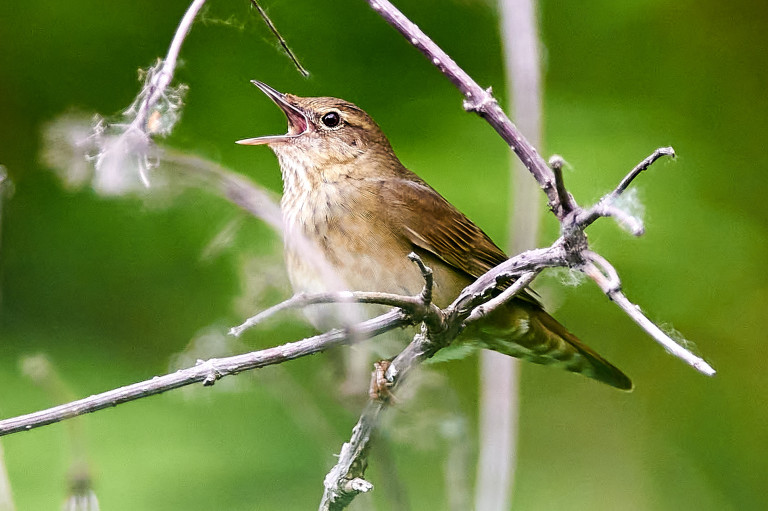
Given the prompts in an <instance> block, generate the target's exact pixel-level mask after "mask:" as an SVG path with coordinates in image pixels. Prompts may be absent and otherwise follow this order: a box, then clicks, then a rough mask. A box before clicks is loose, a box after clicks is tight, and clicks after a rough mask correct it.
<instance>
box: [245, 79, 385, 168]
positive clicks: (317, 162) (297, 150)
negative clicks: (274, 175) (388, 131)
mask: <svg viewBox="0 0 768 511" xmlns="http://www.w3.org/2000/svg"><path fill="white" fill-rule="evenodd" d="M252 83H253V84H254V85H255V86H256V87H258V88H259V89H261V91H262V92H264V94H266V95H267V96H269V98H270V99H272V101H274V102H275V104H277V106H279V107H280V109H281V110H282V111H283V113H285V116H286V117H287V118H288V132H287V133H285V134H284V135H269V136H263V137H256V138H248V139H244V140H238V141H237V143H238V144H243V145H268V146H269V147H270V148H271V149H272V150H273V151H274V152H275V153H276V154H277V156H278V157H279V158H281V160H282V159H284V158H287V159H289V160H291V161H294V162H300V164H301V165H303V166H307V165H311V166H315V167H321V166H324V165H344V164H347V163H352V162H354V161H355V160H356V159H358V158H359V157H361V156H363V155H370V153H382V154H386V155H391V154H392V149H391V147H390V145H389V141H388V140H387V137H386V136H385V135H384V133H383V132H382V131H381V128H379V126H378V125H377V124H376V122H374V120H373V119H371V117H370V116H369V115H368V114H367V113H365V111H363V110H362V109H361V108H359V107H357V106H356V105H354V104H352V103H350V102H348V101H344V100H343V99H338V98H331V97H316V98H302V97H299V96H294V95H293V94H283V93H282V92H278V91H276V90H275V89H273V88H272V87H270V86H269V85H267V84H265V83H262V82H259V81H256V80H253V81H252Z"/></svg>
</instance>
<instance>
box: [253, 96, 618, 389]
mask: <svg viewBox="0 0 768 511" xmlns="http://www.w3.org/2000/svg"><path fill="white" fill-rule="evenodd" d="M254 84H255V85H257V86H258V87H259V88H260V89H261V90H262V91H264V92H265V93H266V94H267V95H268V96H269V97H270V98H272V100H273V101H275V103H277V105H278V106H280V108H281V109H282V110H283V111H284V112H285V114H286V116H287V117H288V133H286V134H285V135H278V136H267V137H258V138H253V139H247V140H242V141H240V142H239V143H241V144H247V145H259V144H267V145H269V147H270V148H271V149H272V150H273V151H274V152H275V154H276V155H277V157H278V159H279V161H280V168H281V171H282V175H283V185H284V191H283V199H282V202H281V206H282V211H283V217H284V222H285V227H286V233H287V236H286V263H287V266H288V271H289V275H290V278H291V283H292V285H293V287H294V289H295V290H296V291H310V292H311V291H323V290H326V289H328V288H329V287H330V286H329V284H328V282H327V279H324V278H322V277H321V276H320V275H319V272H318V269H317V266H316V265H315V264H313V261H312V255H311V254H308V253H307V250H306V247H305V246H302V245H301V244H299V243H297V242H296V241H295V240H296V237H295V236H293V237H292V236H291V233H300V235H302V236H304V237H306V238H308V239H310V240H311V241H313V242H314V244H315V245H316V246H317V247H318V248H319V250H320V251H321V252H322V255H323V256H324V259H325V260H326V261H327V262H328V263H329V264H330V265H331V266H332V267H333V268H334V269H335V271H336V273H337V274H338V275H339V277H340V278H341V279H342V280H343V281H344V283H345V285H346V286H347V287H348V288H349V289H353V290H361V291H383V292H390V293H403V294H416V293H418V292H419V291H420V289H421V287H422V285H423V279H422V277H421V275H420V273H419V271H418V270H417V269H416V268H415V267H414V265H413V264H412V263H411V262H410V261H408V259H407V257H406V256H407V254H408V253H410V252H412V251H415V252H416V253H418V254H419V255H420V256H422V258H423V259H424V261H425V262H426V263H427V264H428V265H429V266H430V267H432V269H433V271H434V276H435V288H434V301H435V303H436V304H437V305H438V306H441V307H444V306H446V305H448V304H449V303H450V302H451V301H452V300H453V299H455V298H456V296H457V295H458V294H459V292H460V291H461V290H462V289H463V288H464V287H465V286H467V285H468V284H469V283H471V282H472V281H473V280H474V279H476V278H477V277H479V276H480V275H482V274H483V273H485V272H487V271H488V270H490V269H491V268H493V267H494V266H496V265H498V264H500V263H502V262H504V261H506V260H507V256H506V255H505V254H504V252H503V251H502V250H501V249H500V248H499V247H497V246H496V244H494V243H493V241H492V240H491V239H490V238H489V237H488V236H487V235H486V234H485V233H484V232H483V231H482V230H481V229H480V228H479V227H477V226H476V225H475V224H474V223H472V221H471V220H469V219H468V218H467V217H466V216H464V215H463V214H462V213H461V212H460V211H459V210H458V209H456V208H455V207H454V206H453V205H452V204H451V203H450V202H448V201H447V200H445V199H444V198H443V197H442V196H441V195H440V194H439V193H437V192H436V191H435V190H434V189H433V188H432V187H430V186H429V185H428V184H427V183H426V182H424V181H423V180H422V179H421V178H419V177H418V176H417V175H416V174H414V173H413V172H411V171H410V170H408V169H406V168H405V167H404V166H403V164H402V163H401V162H400V160H398V158H397V156H395V153H394V151H393V150H392V147H391V146H390V144H389V141H388V140H387V138H386V136H385V135H384V133H383V132H382V131H381V129H380V128H379V127H378V125H377V124H376V123H375V122H374V121H373V119H371V118H370V116H368V114H366V113H365V112H364V111H363V110H361V109H360V108H358V107H357V106H355V105H353V104H352V103H349V102H347V101H344V100H341V99H336V98H328V97H320V98H300V97H297V96H293V95H290V94H281V93H279V92H277V91H276V90H274V89H272V88H271V87H269V86H267V85H265V84H262V83H260V82H254ZM459 339H460V340H461V341H462V342H470V343H474V344H477V345H479V346H482V347H486V348H489V349H493V350H495V351H499V352H501V353H505V354H508V355H511V356H514V357H518V358H522V359H525V360H529V361H531V362H535V363H538V364H547V365H555V366H558V367H562V368H564V369H566V370H569V371H573V372H577V373H580V374H583V375H585V376H588V377H590V378H594V379H596V380H599V381H602V382H605V383H607V384H609V385H612V386H614V387H617V388H620V389H624V390H629V389H631V388H632V383H631V382H630V380H629V378H628V377H627V376H626V375H624V374H623V373H622V372H621V371H620V370H619V369H617V368H615V367H614V366H613V365H611V364H610V363H609V362H607V361H606V360H605V359H603V358H602V357H601V356H600V355H598V354H597V353H596V352H594V351H593V350H592V349H590V348H589V347H587V346H586V345H584V344H583V343H581V341H579V340H578V339H577V338H576V337H575V336H574V335H573V334H571V333H570V332H568V331H567V330H566V329H565V327H563V326H562V325H561V324H560V323H558V322H557V321H556V320H555V319H554V318H552V317H551V316H550V315H549V314H547V313H546V312H545V311H544V310H543V308H542V307H541V305H540V304H539V303H538V301H537V300H536V299H535V298H534V297H533V295H531V294H530V293H528V292H525V293H523V294H521V295H519V296H518V297H516V298H515V299H514V300H512V301H510V302H509V303H508V304H507V305H506V306H504V307H501V308H499V309H497V310H496V311H494V312H493V313H492V314H491V315H489V316H488V317H487V318H485V319H484V320H482V321H480V322H477V323H475V324H473V325H471V326H470V327H469V328H468V329H467V330H466V331H465V332H463V333H462V335H461V336H460V338H459Z"/></svg>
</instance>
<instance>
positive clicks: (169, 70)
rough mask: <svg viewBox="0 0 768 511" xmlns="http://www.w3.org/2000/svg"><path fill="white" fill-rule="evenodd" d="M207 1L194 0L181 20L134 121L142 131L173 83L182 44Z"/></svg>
mask: <svg viewBox="0 0 768 511" xmlns="http://www.w3.org/2000/svg"><path fill="white" fill-rule="evenodd" d="M205 1H206V0H194V1H193V2H192V4H190V6H189V8H188V9H187V12H185V13H184V17H183V18H181V22H179V26H178V28H177V29H176V33H175V34H174V36H173V40H172V41H171V45H170V47H168V54H167V55H166V56H165V60H163V67H162V69H160V71H159V72H158V73H157V74H156V75H155V76H154V77H153V80H152V83H151V84H150V85H151V87H152V89H151V90H150V92H149V94H147V96H146V97H145V99H144V101H143V102H142V103H141V105H140V106H139V111H138V115H137V116H136V119H135V120H134V122H133V124H134V125H135V127H137V128H140V129H142V131H144V129H143V127H144V126H145V125H146V122H147V118H148V117H149V111H150V110H151V109H152V107H153V106H154V105H155V103H156V102H157V100H158V99H160V97H161V96H162V95H163V93H164V92H165V89H166V88H167V87H168V84H169V83H171V80H172V79H173V73H174V72H175V71H176V63H177V62H178V59H179V53H180V52H181V45H182V43H183V42H184V39H185V38H186V37H187V34H188V33H189V30H190V29H191V28H192V23H193V22H194V21H195V18H196V17H197V14H198V13H199V12H200V9H202V7H203V5H204V4H205Z"/></svg>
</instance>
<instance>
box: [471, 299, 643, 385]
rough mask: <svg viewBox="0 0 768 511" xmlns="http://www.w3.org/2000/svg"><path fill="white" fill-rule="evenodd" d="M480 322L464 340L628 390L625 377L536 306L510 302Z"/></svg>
mask: <svg viewBox="0 0 768 511" xmlns="http://www.w3.org/2000/svg"><path fill="white" fill-rule="evenodd" d="M481 323H482V325H481V326H477V327H470V329H471V330H470V331H469V332H467V334H468V335H467V337H469V338H471V339H474V340H475V341H476V342H479V343H480V344H481V345H482V346H483V347H485V348H488V349H492V350H494V351H498V352H500V353H504V354H506V355H510V356H512V357H516V358H521V359H523V360H528V361H529V362H533V363H536V364H544V365H552V366H556V367H560V368H562V369H565V370H567V371H571V372H574V373H579V374H583V375H584V376H587V377H589V378H593V379H595V380H598V381H601V382H603V383H607V384H608V385H611V386H612V387H616V388H618V389H621V390H626V391H631V390H632V387H633V385H632V381H631V380H630V379H629V377H627V375H625V374H624V373H623V372H621V370H619V369H617V368H616V367H614V366H613V365H612V364H611V363H610V362H608V361H607V360H605V359H604V358H603V357H601V356H600V355H598V354H597V352H595V351H594V350H592V349H591V348H590V347H589V346H587V345H585V344H583V343H582V342H581V341H580V340H579V339H578V338H577V337H576V336H575V335H573V334H572V333H570V332H569V331H568V330H566V328H565V327H564V326H563V325H561V324H560V323H558V322H557V320H556V319H555V318H553V317H552V316H550V315H549V314H547V313H546V312H545V311H544V310H543V309H541V308H540V307H539V306H537V305H534V304H531V303H528V302H523V301H520V300H513V301H512V302H510V303H508V304H507V305H506V306H504V307H500V308H499V309H498V310H496V311H494V312H493V313H491V315H490V316H489V317H488V318H487V320H485V321H482V322H481Z"/></svg>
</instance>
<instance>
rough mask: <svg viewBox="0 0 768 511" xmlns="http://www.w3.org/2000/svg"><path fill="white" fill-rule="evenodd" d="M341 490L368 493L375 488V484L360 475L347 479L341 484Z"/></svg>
mask: <svg viewBox="0 0 768 511" xmlns="http://www.w3.org/2000/svg"><path fill="white" fill-rule="evenodd" d="M341 490H342V491H343V492H344V493H368V492H369V491H371V490H373V485H372V484H371V483H369V482H368V481H366V480H365V479H362V478H360V477H355V478H354V479H346V480H344V482H343V483H342V484H341Z"/></svg>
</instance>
